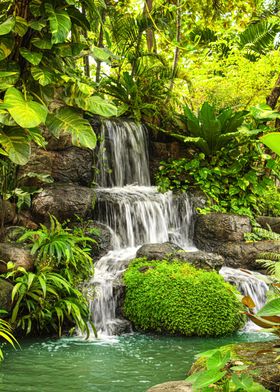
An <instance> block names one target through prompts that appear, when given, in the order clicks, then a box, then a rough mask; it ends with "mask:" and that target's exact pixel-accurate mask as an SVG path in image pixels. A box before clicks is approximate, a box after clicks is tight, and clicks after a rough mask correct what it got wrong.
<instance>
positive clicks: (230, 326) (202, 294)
mask: <svg viewBox="0 0 280 392" xmlns="http://www.w3.org/2000/svg"><path fill="white" fill-rule="evenodd" d="M124 283H125V286H126V296H125V304H124V314H125V316H126V317H127V318H128V319H129V320H130V321H132V322H133V324H134V325H135V326H136V327H138V328H140V329H143V330H152V331H158V332H162V333H166V332H167V333H172V334H182V335H185V336H193V335H196V336H221V335H226V334H229V333H232V332H233V331H236V330H238V329H239V328H240V327H241V326H242V325H243V318H242V315H241V306H240V302H239V300H238V299H237V296H236V294H237V291H236V290H235V288H234V287H233V286H231V285H229V284H228V283H226V282H224V280H223V279H222V278H221V276H220V275H219V274H217V273H216V272H206V271H203V270H197V269H195V268H194V267H193V266H191V265H190V264H187V263H180V262H179V261H176V260H173V261H171V262H168V261H166V260H157V261H155V260H146V259H135V260H133V261H132V262H131V263H130V265H129V267H128V270H127V271H126V272H125V274H124Z"/></svg>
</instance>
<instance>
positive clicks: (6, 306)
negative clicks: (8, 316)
mask: <svg viewBox="0 0 280 392" xmlns="http://www.w3.org/2000/svg"><path fill="white" fill-rule="evenodd" d="M13 287H14V286H13V285H12V284H11V283H9V282H7V281H6V280H4V279H0V309H1V310H5V311H6V312H8V313H9V312H10V311H11V310H12V291H13ZM1 316H2V317H3V316H4V317H5V315H1Z"/></svg>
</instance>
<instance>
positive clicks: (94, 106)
mask: <svg viewBox="0 0 280 392" xmlns="http://www.w3.org/2000/svg"><path fill="white" fill-rule="evenodd" d="M75 102H76V104H77V105H78V106H79V107H80V108H81V109H83V110H86V111H88V112H91V113H93V114H98V115H100V116H103V117H112V116H117V115H118V108H117V107H116V106H115V105H113V104H112V103H110V102H108V101H105V99H102V98H101V97H98V96H92V97H89V98H85V99H83V98H77V99H76V100H75Z"/></svg>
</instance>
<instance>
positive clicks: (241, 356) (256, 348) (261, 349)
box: [189, 340, 280, 392]
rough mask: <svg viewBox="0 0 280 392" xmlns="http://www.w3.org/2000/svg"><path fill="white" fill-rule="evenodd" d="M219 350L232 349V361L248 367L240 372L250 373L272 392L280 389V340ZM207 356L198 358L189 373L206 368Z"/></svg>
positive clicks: (225, 347) (235, 345) (243, 344)
mask: <svg viewBox="0 0 280 392" xmlns="http://www.w3.org/2000/svg"><path fill="white" fill-rule="evenodd" d="M219 350H224V351H228V350H229V351H230V352H231V358H232V361H234V362H235V361H238V362H239V364H240V362H241V363H243V364H244V365H248V367H247V368H246V369H245V370H243V371H240V373H245V374H249V375H251V376H252V378H253V380H254V381H255V382H258V383H260V384H262V385H263V386H264V387H265V388H267V389H268V390H269V391H271V392H279V391H280V361H279V359H278V358H279V355H280V353H279V350H280V340H274V341H271V342H254V343H237V344H230V345H226V346H222V347H220V348H219ZM205 361H206V359H205V357H203V356H201V357H200V358H198V359H197V360H196V361H195V362H194V364H193V365H192V367H191V370H190V372H189V375H191V374H193V373H196V372H198V371H200V370H203V369H205Z"/></svg>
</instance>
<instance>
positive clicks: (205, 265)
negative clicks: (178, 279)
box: [169, 251, 225, 271]
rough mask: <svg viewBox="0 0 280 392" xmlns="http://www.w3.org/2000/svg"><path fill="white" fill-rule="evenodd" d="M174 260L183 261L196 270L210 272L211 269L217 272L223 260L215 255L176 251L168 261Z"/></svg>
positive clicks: (201, 252)
mask: <svg viewBox="0 0 280 392" xmlns="http://www.w3.org/2000/svg"><path fill="white" fill-rule="evenodd" d="M170 258H172V259H176V260H180V261H185V262H188V263H190V264H192V265H193V266H194V267H196V268H201V269H204V270H209V271H212V270H213V269H214V270H216V271H219V270H220V269H221V268H222V266H223V265H224V262H225V260H224V258H223V257H222V256H221V255H218V254H216V253H208V252H203V251H197V252H186V251H178V252H174V253H173V254H172V255H171V256H170V257H169V259H170Z"/></svg>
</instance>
